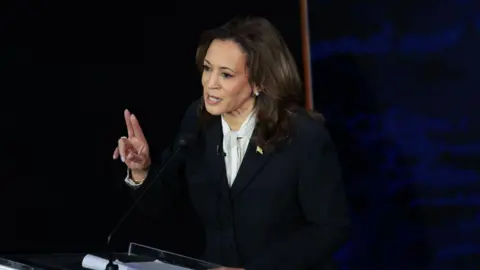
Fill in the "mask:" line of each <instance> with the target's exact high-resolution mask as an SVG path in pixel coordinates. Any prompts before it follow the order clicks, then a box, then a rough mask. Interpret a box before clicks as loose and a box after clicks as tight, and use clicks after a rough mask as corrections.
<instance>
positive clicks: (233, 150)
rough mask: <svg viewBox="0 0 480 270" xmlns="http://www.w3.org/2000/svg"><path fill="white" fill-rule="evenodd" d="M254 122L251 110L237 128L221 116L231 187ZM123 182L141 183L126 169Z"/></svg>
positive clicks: (134, 185)
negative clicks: (133, 178) (131, 176)
mask: <svg viewBox="0 0 480 270" xmlns="http://www.w3.org/2000/svg"><path fill="white" fill-rule="evenodd" d="M255 124H256V114H255V111H252V112H251V113H250V114H249V115H248V117H247V119H246V120H245V122H243V124H242V126H241V127H240V129H239V130H231V129H230V126H229V125H228V123H227V122H226V121H225V119H224V118H223V116H222V131H223V151H224V153H225V169H226V174H227V180H228V185H229V186H230V187H231V186H232V185H233V182H234V181H235V178H236V177H237V173H238V170H239V169H240V165H241V164H242V161H243V158H244V157H245V153H246V152H247V148H248V144H249V143H250V139H251V138H252V134H253V130H254V129H255ZM125 182H126V183H127V184H128V185H129V186H132V187H136V186H140V185H141V184H142V183H135V182H134V181H133V180H132V179H131V178H130V170H128V169H127V177H126V178H125Z"/></svg>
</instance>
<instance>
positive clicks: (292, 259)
mask: <svg viewBox="0 0 480 270" xmlns="http://www.w3.org/2000/svg"><path fill="white" fill-rule="evenodd" d="M196 61H197V64H198V66H199V68H200V70H201V73H202V85H203V96H202V98H201V99H200V100H198V101H195V102H194V103H193V104H192V105H191V106H190V107H189V109H188V110H187V112H186V113H185V116H184V118H183V121H182V124H181V128H180V132H179V134H190V135H192V134H193V137H194V140H193V141H192V140H189V142H188V145H187V146H185V147H180V148H178V147H177V146H173V147H172V148H171V149H168V150H166V151H165V152H164V153H162V155H161V157H160V158H158V159H157V160H156V159H155V158H154V157H153V158H152V157H151V155H150V153H149V148H148V143H147V140H146V139H145V136H144V135H143V132H142V129H141V128H140V125H139V122H138V120H137V118H136V117H135V116H134V115H133V114H130V112H128V111H125V120H126V124H127V129H128V137H122V138H121V139H120V140H119V142H118V147H117V149H115V152H114V158H115V159H116V158H118V157H119V156H120V157H121V159H122V161H124V162H125V164H126V165H127V166H128V168H129V170H128V171H129V173H128V176H127V179H126V181H127V182H128V183H129V184H130V185H131V186H140V185H143V183H146V182H149V181H152V180H154V179H155V178H156V175H157V172H158V170H159V168H161V167H162V166H163V165H164V163H165V162H166V161H167V160H168V159H169V158H170V157H171V156H172V155H173V152H178V156H176V157H175V160H177V161H176V162H172V164H169V166H167V168H168V169H166V171H168V172H163V173H162V177H160V179H159V181H158V182H159V184H158V186H159V190H162V191H163V192H162V195H161V196H165V194H167V193H169V194H174V193H175V192H178V191H179V190H180V189H181V188H182V187H185V188H186V189H188V194H189V197H190V199H191V201H192V204H193V207H194V208H195V211H196V212H197V214H198V216H199V217H200V219H201V221H202V223H203V225H204V228H205V235H206V247H205V256H204V259H205V260H207V261H211V262H214V263H217V264H220V265H223V266H225V267H226V268H224V269H247V270H257V269H258V270H265V269H276V270H279V269H289V270H292V269H295V270H301V269H334V268H335V266H334V263H333V258H332V257H333V254H334V253H335V252H336V251H337V250H338V249H339V248H340V247H341V245H342V244H344V243H345V241H346V240H347V238H348V230H349V225H350V221H349V217H348V211H347V203H346V199H345V194H344V189H343V186H342V180H341V173H340V167H339V164H338V161H337V156H336V151H335V147H334V145H333V143H332V140H331V139H330V136H329V134H328V132H327V131H326V130H325V128H324V127H323V124H322V118H321V116H319V115H317V114H315V113H312V112H307V111H305V110H304V109H302V108H301V107H300V106H298V105H297V101H298V97H299V96H300V95H301V93H302V85H301V79H300V76H299V74H298V71H297V68H296V65H295V61H294V59H293V57H292V55H291V54H290V52H289V50H288V48H287V46H286V44H285V42H284V41H283V39H282V38H281V36H280V34H279V33H278V31H277V30H276V29H275V27H274V26H273V25H271V24H270V23H269V22H268V21H267V20H265V19H263V18H253V19H246V20H236V21H232V22H229V23H227V24H225V25H223V26H221V27H220V28H217V29H213V30H210V31H207V32H206V33H204V35H203V36H202V38H201V41H200V45H199V47H198V49H197V56H196ZM179 137H182V138H181V139H180V140H182V142H183V144H185V139H183V137H184V135H179ZM176 150H178V151H176ZM181 176H183V177H181ZM179 179H185V182H182V181H181V180H179ZM166 190H167V191H168V192H166ZM158 194H159V193H157V195H156V196H155V197H156V198H159V197H161V196H159V195H158ZM153 204H154V203H152V204H150V205H146V206H148V207H152V205H153ZM228 267H237V268H228Z"/></svg>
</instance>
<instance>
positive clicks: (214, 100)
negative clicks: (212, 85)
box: [206, 95, 222, 105]
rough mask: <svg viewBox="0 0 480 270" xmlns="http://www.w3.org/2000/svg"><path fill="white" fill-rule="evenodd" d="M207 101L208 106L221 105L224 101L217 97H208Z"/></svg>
mask: <svg viewBox="0 0 480 270" xmlns="http://www.w3.org/2000/svg"><path fill="white" fill-rule="evenodd" d="M206 101H207V103H208V104H212V105H214V104H217V103H219V102H220V101H222V99H221V98H219V97H216V96H212V95H207V99H206Z"/></svg>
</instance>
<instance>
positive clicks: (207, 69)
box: [203, 65, 211, 71]
mask: <svg viewBox="0 0 480 270" xmlns="http://www.w3.org/2000/svg"><path fill="white" fill-rule="evenodd" d="M210 70H211V69H210V67H209V66H207V65H203V71H210Z"/></svg>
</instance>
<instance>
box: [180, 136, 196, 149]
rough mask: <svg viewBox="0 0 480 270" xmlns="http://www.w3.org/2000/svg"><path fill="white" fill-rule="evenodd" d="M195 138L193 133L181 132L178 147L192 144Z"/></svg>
mask: <svg viewBox="0 0 480 270" xmlns="http://www.w3.org/2000/svg"><path fill="white" fill-rule="evenodd" d="M194 139H195V136H194V135H192V134H188V133H184V134H180V136H178V139H177V146H178V147H184V146H187V145H189V144H191V143H192V142H193V140H194Z"/></svg>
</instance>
